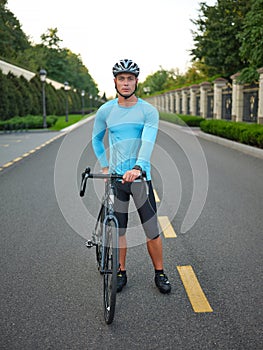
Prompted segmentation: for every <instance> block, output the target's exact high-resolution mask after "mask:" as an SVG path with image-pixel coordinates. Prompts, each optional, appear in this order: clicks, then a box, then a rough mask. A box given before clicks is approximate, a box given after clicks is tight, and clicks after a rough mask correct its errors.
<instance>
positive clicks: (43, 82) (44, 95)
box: [39, 69, 47, 129]
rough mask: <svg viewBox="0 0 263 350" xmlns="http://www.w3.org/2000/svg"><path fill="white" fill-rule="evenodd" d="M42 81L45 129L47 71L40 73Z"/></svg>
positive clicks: (45, 125)
mask: <svg viewBox="0 0 263 350" xmlns="http://www.w3.org/2000/svg"><path fill="white" fill-rule="evenodd" d="M39 76H40V80H41V82H42V105H43V128H44V129H46V127H47V113H46V94H45V82H46V77H47V72H46V71H45V69H40V71H39Z"/></svg>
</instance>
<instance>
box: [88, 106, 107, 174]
mask: <svg viewBox="0 0 263 350" xmlns="http://www.w3.org/2000/svg"><path fill="white" fill-rule="evenodd" d="M106 129H107V125H106V121H105V118H104V116H103V113H100V112H99V111H98V113H97V115H96V118H95V122H94V126H93V132H92V146H93V150H94V153H95V155H96V157H97V159H98V160H99V162H100V165H101V168H102V169H106V168H108V167H109V163H108V159H107V155H106V149H105V146H104V142H103V139H104V135H105V132H106Z"/></svg>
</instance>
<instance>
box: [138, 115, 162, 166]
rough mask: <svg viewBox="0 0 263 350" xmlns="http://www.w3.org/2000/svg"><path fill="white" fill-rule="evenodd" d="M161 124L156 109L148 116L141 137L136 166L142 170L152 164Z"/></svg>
mask: <svg viewBox="0 0 263 350" xmlns="http://www.w3.org/2000/svg"><path fill="white" fill-rule="evenodd" d="M158 123H159V113H158V111H157V110H156V109H153V110H151V111H150V113H147V114H146V118H145V124H144V128H143V131H142V136H141V146H140V149H139V153H138V156H137V160H136V165H139V166H140V167H141V168H142V169H144V168H145V165H146V164H148V163H149V162H150V159H151V155H152V151H153V147H154V144H155V140H156V136H157V132H158Z"/></svg>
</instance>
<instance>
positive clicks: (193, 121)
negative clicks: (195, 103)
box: [160, 112, 204, 126]
mask: <svg viewBox="0 0 263 350" xmlns="http://www.w3.org/2000/svg"><path fill="white" fill-rule="evenodd" d="M160 119H162V120H166V121H168V122H171V123H174V124H178V125H182V126H185V125H188V126H200V123H201V122H202V121H203V120H204V118H201V117H195V116H189V115H182V114H174V113H165V112H160Z"/></svg>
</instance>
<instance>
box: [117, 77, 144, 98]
mask: <svg viewBox="0 0 263 350" xmlns="http://www.w3.org/2000/svg"><path fill="white" fill-rule="evenodd" d="M114 81H115V84H116V87H117V90H118V91H119V92H120V93H121V94H122V95H124V96H125V95H130V94H131V93H132V92H133V91H134V90H135V87H136V84H137V82H138V79H137V78H136V77H135V75H134V74H130V73H121V74H118V75H117V77H116V78H115V79H114Z"/></svg>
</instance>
